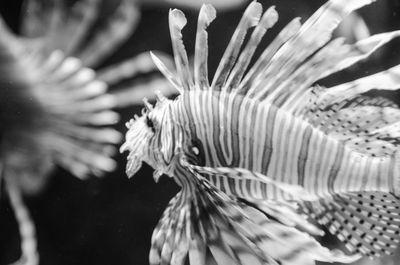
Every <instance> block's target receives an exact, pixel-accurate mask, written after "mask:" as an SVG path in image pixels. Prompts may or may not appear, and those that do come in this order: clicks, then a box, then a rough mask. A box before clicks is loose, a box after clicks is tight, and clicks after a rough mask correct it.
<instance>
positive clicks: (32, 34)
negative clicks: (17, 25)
mask: <svg viewBox="0 0 400 265" xmlns="http://www.w3.org/2000/svg"><path fill="white" fill-rule="evenodd" d="M49 11H51V10H48V9H43V5H42V3H41V1H39V0H26V1H24V2H23V6H22V13H23V14H24V16H22V18H21V19H22V21H21V34H22V35H23V36H25V37H28V38H36V37H41V36H43V35H45V33H46V31H47V29H48V26H49V23H48V22H49Z"/></svg>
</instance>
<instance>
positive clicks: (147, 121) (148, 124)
mask: <svg viewBox="0 0 400 265" xmlns="http://www.w3.org/2000/svg"><path fill="white" fill-rule="evenodd" d="M146 125H147V127H149V128H150V129H151V130H152V131H153V133H154V132H155V131H156V130H155V129H154V123H153V121H152V120H151V119H150V118H149V116H147V117H146Z"/></svg>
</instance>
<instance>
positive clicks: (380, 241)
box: [302, 192, 400, 257]
mask: <svg viewBox="0 0 400 265" xmlns="http://www.w3.org/2000/svg"><path fill="white" fill-rule="evenodd" d="M302 209H303V210H304V212H305V213H307V214H308V215H309V216H311V218H312V219H314V220H315V221H317V222H319V223H320V224H322V225H324V226H326V227H327V228H328V229H329V231H330V232H331V233H332V234H333V235H335V236H337V237H338V238H339V240H341V241H342V242H343V243H344V244H345V245H346V247H347V248H348V249H349V250H350V251H351V252H352V253H361V254H363V255H367V256H370V257H379V256H380V255H382V254H392V252H393V251H394V250H395V249H396V248H397V246H398V243H399V241H400V229H399V226H400V201H399V199H397V198H396V197H395V196H393V195H391V194H388V193H383V192H363V193H346V194H341V195H335V196H334V197H333V198H332V199H321V200H319V201H316V202H303V205H302Z"/></svg>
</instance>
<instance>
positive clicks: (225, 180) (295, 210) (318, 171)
mask: <svg viewBox="0 0 400 265" xmlns="http://www.w3.org/2000/svg"><path fill="white" fill-rule="evenodd" d="M371 2H373V1H372V0H331V1H328V2H327V3H326V4H325V5H323V6H322V7H321V8H320V9H318V10H317V11H316V12H315V13H314V14H313V15H312V16H311V17H310V18H309V19H308V20H307V21H306V22H305V23H304V24H303V25H301V24H300V20H299V19H298V18H295V19H294V20H292V21H291V22H290V23H288V24H287V25H286V26H285V27H284V28H283V29H282V31H281V32H280V33H279V35H278V36H277V37H276V38H275V39H274V40H273V42H272V43H271V44H270V45H269V46H268V47H267V48H266V49H265V50H264V51H263V53H262V55H261V56H260V57H259V58H258V60H256V62H255V64H254V65H253V66H252V67H251V68H249V69H248V70H247V72H246V69H247V67H248V66H249V63H250V61H251V58H252V56H253V54H254V52H255V50H256V47H257V46H258V44H259V42H260V41H261V39H262V37H263V35H264V34H265V33H266V31H267V30H268V29H269V28H271V27H272V26H273V25H274V24H275V23H276V22H277V20H278V14H277V12H276V11H275V9H274V7H271V8H269V9H268V10H267V11H266V12H265V13H264V14H262V6H261V5H260V4H259V3H257V2H252V3H251V4H250V5H249V6H248V8H247V9H246V11H245V12H244V15H243V17H242V19H241V20H240V22H239V25H238V27H237V29H236V31H235V32H234V34H233V36H232V39H231V41H230V43H229V45H228V47H227V49H226V51H225V54H224V55H223V58H222V60H221V63H220V64H219V66H218V68H217V70H216V73H215V75H214V78H213V81H212V83H211V85H210V84H209V82H208V70H207V53H208V48H207V38H208V37H207V31H206V29H207V27H208V26H209V24H210V23H211V22H212V21H213V20H214V19H215V17H216V12H215V9H214V8H213V7H212V6H211V5H204V6H203V7H202V8H201V11H200V14H199V18H198V26H197V37H196V44H195V61H194V76H192V74H191V72H190V70H189V67H188V58H187V55H186V52H185V48H184V44H183V41H182V35H181V30H182V28H183V27H184V26H185V24H186V18H185V16H184V14H183V13H182V12H181V11H180V10H176V9H175V10H172V11H170V14H169V25H170V32H171V38H172V47H173V51H174V56H175V63H176V67H177V75H174V74H172V73H171V71H169V70H168V69H167V68H166V67H165V66H164V64H163V63H162V62H161V60H159V59H158V58H157V57H156V56H153V57H154V58H153V59H154V61H155V63H156V64H157V65H158V67H159V69H160V70H161V72H163V73H164V75H165V76H166V77H167V78H168V79H169V81H170V82H171V83H172V84H173V85H174V86H175V87H176V88H177V89H178V90H179V92H180V95H179V96H178V97H177V98H176V99H175V100H168V99H167V98H165V97H163V96H162V95H159V96H158V101H157V103H156V104H155V106H153V105H151V104H149V103H148V101H147V100H145V105H146V109H147V110H146V111H145V112H144V114H143V115H142V116H141V117H137V116H136V117H135V119H133V120H131V121H130V122H129V123H128V124H127V127H128V128H129V130H128V132H127V134H126V143H125V144H124V145H123V146H122V147H121V151H126V150H128V151H129V156H128V163H127V169H126V170H127V174H128V176H129V177H131V176H132V175H134V174H135V173H136V172H137V171H138V170H139V168H140V167H141V164H142V161H144V162H146V163H148V164H149V165H151V166H152V167H153V168H154V169H155V172H154V178H155V180H156V181H157V180H158V178H159V177H160V176H161V175H162V174H166V175H168V176H170V177H172V178H173V179H174V180H175V181H176V182H177V183H178V184H179V185H180V186H181V191H180V192H179V193H178V194H177V195H176V196H175V197H174V198H173V199H172V200H171V201H170V203H169V205H168V207H167V209H166V210H165V212H164V214H163V216H162V218H161V220H160V222H159V224H158V225H157V227H156V229H155V230H154V233H153V236H152V246H151V251H150V263H151V264H188V263H190V264H249V265H250V264H251V265H256V264H314V263H315V261H324V262H345V263H349V262H352V261H354V260H356V259H358V258H360V257H361V256H362V255H365V256H370V257H374V256H380V255H381V254H389V253H391V252H392V250H393V249H394V248H395V247H396V245H397V243H398V242H399V232H400V229H399V224H400V210H399V205H400V204H399V199H398V197H397V196H398V195H399V194H400V176H399V174H400V163H399V157H400V153H399V151H398V144H399V136H400V130H399V129H400V127H399V119H400V110H399V108H398V107H397V105H396V104H394V103H393V102H391V101H390V100H387V99H384V98H381V97H378V98H372V97H370V96H368V94H366V92H368V91H370V90H372V89H386V90H395V89H397V88H399V87H400V66H399V65H397V66H395V67H393V68H391V69H389V70H386V71H383V72H379V73H376V74H373V75H370V76H366V77H364V78H360V79H357V80H354V81H351V82H348V83H343V84H339V85H337V86H334V87H329V88H328V87H321V86H318V85H314V83H315V82H316V81H318V80H320V79H322V78H324V77H326V76H329V75H330V74H332V73H335V72H338V71H340V70H342V69H345V68H347V67H349V66H351V65H353V64H355V63H357V62H359V61H361V60H363V59H365V58H367V57H368V56H369V55H370V54H371V53H372V52H374V51H375V50H376V49H378V48H379V47H381V46H382V45H384V44H385V43H387V42H388V41H389V40H391V39H392V38H394V37H397V36H399V35H400V31H395V32H389V33H382V34H377V35H373V36H371V37H368V38H366V39H363V40H361V41H358V42H356V43H355V44H352V45H350V44H345V43H344V39H343V38H337V39H333V40H331V38H332V31H333V30H334V29H335V28H336V27H337V25H338V24H339V23H340V22H341V20H342V19H343V18H344V17H345V16H346V15H348V14H349V13H351V12H352V11H354V10H356V9H358V8H361V7H362V6H364V5H367V4H370V3H371ZM252 27H254V30H253V31H252V33H251V35H250V36H247V31H248V30H249V29H250V28H252ZM245 40H247V43H245V44H244V42H245ZM307 218H308V219H307ZM314 223H319V224H321V225H323V226H325V227H326V228H327V229H328V230H329V231H330V232H331V233H332V234H333V235H336V236H337V237H338V238H339V239H340V240H341V241H343V242H344V243H345V245H346V247H347V249H348V250H349V252H350V254H348V255H346V254H344V253H343V252H341V251H339V250H329V249H328V248H326V247H323V246H322V245H321V244H320V243H319V242H318V239H317V238H316V237H314V236H318V235H322V234H323V233H322V231H321V230H320V228H318V227H317V226H315V225H314Z"/></svg>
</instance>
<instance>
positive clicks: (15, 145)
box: [0, 0, 152, 265]
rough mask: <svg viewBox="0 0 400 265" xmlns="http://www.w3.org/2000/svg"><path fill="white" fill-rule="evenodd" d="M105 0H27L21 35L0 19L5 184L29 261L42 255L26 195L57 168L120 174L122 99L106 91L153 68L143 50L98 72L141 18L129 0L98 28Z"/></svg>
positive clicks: (0, 161) (0, 144)
mask: <svg viewBox="0 0 400 265" xmlns="http://www.w3.org/2000/svg"><path fill="white" fill-rule="evenodd" d="M100 3H101V0H83V1H78V2H77V3H75V4H74V5H73V6H72V7H67V6H66V5H64V3H63V2H61V1H46V3H44V2H42V1H38V0H28V1H26V2H25V5H24V10H25V11H26V12H24V13H23V17H22V23H21V24H22V28H21V35H22V36H17V35H16V34H14V33H12V32H11V30H10V29H9V28H8V27H7V26H6V24H5V22H4V21H3V19H2V18H1V17H0V101H1V104H0V105H1V106H0V127H1V132H0V135H1V139H0V153H1V155H0V169H1V174H0V184H3V183H4V190H5V191H6V193H8V195H9V197H10V203H11V206H12V208H13V210H14V213H15V216H16V219H17V221H18V224H19V230H20V235H21V252H22V255H21V259H20V261H19V262H22V263H24V264H31V265H34V264H38V262H39V261H38V260H39V255H38V253H37V242H36V235H35V227H34V225H33V222H32V220H31V217H30V213H29V211H28V208H27V207H26V206H25V204H24V202H23V198H22V196H23V195H32V194H36V193H38V192H39V191H40V190H42V189H43V187H44V185H45V184H46V183H47V179H48V178H49V176H50V175H51V172H52V171H53V169H54V168H55V167H56V166H57V165H58V166H61V167H63V168H65V169H66V170H68V171H70V172H71V173H72V174H73V175H75V176H76V177H78V178H80V179H86V178H87V177H88V176H90V175H95V176H102V175H104V174H105V173H107V172H111V171H113V170H114V169H115V168H116V166H117V164H116V161H114V159H113V158H112V156H113V155H114V154H115V151H116V146H115V145H116V144H119V143H120V142H121V140H122V135H121V134H120V133H119V132H118V131H116V130H115V129H114V128H112V127H111V126H113V125H114V124H116V123H117V122H118V120H119V114H118V113H117V112H115V111H114V110H113V108H115V107H119V106H121V97H120V96H119V94H115V95H111V94H109V93H107V89H108V86H110V85H113V84H115V83H118V82H119V81H121V80H123V79H125V78H128V77H129V76H132V75H134V74H136V73H137V72H139V71H147V70H148V69H151V68H152V67H150V66H149V65H150V63H151V59H150V56H147V57H148V59H146V58H145V57H143V55H139V56H138V57H134V58H133V59H128V60H126V61H124V62H121V63H119V64H115V65H112V66H108V67H107V68H101V69H100V72H95V71H94V70H92V67H98V65H99V64H100V63H102V62H103V61H104V59H105V58H106V57H107V56H108V55H110V54H111V53H112V52H114V51H115V50H116V48H117V47H118V46H120V45H121V44H122V43H123V42H124V41H125V40H127V38H128V37H129V36H130V33H131V32H132V31H133V30H134V28H135V26H136V24H137V23H136V20H137V18H138V14H137V13H138V11H137V9H136V8H135V7H134V6H133V4H132V3H130V1H125V0H124V1H121V3H119V4H118V6H117V7H116V8H115V10H113V11H112V12H111V13H110V14H109V16H107V17H103V18H102V23H103V28H102V30H94V28H95V24H96V22H97V19H98V16H99V12H100V11H99V9H100V8H99V5H100ZM46 4H47V5H46ZM89 36H90V37H89ZM105 40H107V41H105ZM138 64H139V65H140V66H141V67H142V68H141V69H138ZM143 68H145V69H143ZM134 90H135V89H134V88H133V87H130V86H128V87H123V88H121V90H120V91H121V92H120V93H122V94H124V93H125V94H126V93H128V94H130V95H132V93H134V92H132V91H134ZM134 103H135V100H134V99H133V100H132V98H131V100H130V101H129V102H127V101H126V100H125V101H124V102H123V105H129V104H134Z"/></svg>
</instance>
